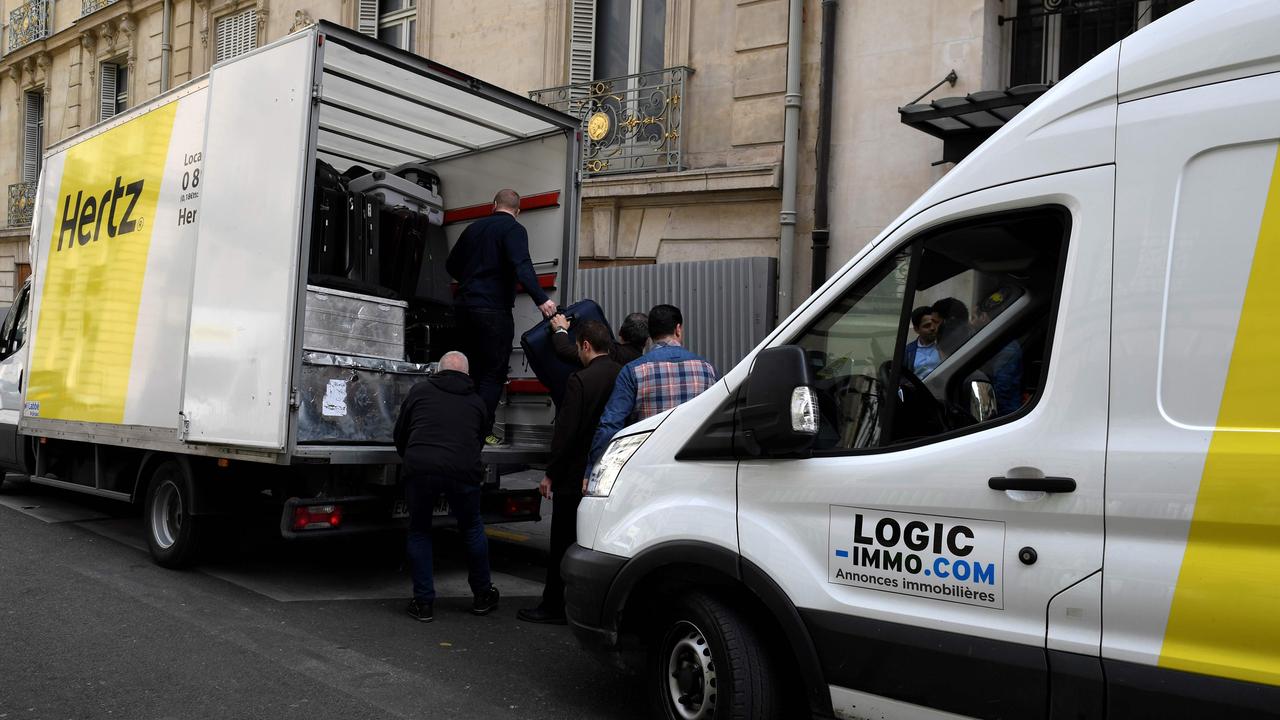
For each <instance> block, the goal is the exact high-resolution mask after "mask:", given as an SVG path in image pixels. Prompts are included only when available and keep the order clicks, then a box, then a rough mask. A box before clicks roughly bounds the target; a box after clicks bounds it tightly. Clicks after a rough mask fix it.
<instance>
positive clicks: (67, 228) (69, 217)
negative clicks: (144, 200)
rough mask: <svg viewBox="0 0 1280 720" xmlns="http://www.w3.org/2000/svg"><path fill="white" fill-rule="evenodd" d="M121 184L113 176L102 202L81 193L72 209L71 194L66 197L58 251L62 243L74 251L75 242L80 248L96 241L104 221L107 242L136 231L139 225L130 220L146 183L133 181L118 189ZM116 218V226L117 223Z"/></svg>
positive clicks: (135, 221)
mask: <svg viewBox="0 0 1280 720" xmlns="http://www.w3.org/2000/svg"><path fill="white" fill-rule="evenodd" d="M120 180H121V176H116V182H115V186H114V187H111V188H107V190H106V191H104V192H103V193H102V199H101V200H99V199H98V197H97V194H96V193H95V194H92V195H90V196H89V197H87V198H86V197H84V191H83V190H80V191H77V192H76V204H75V207H72V205H71V194H70V193H68V194H67V197H66V199H64V200H63V201H62V225H61V228H60V229H59V230H58V250H61V249H62V246H63V241H64V240H65V241H66V246H67V247H68V248H71V247H74V246H75V244H76V242H77V241H79V243H80V244H81V245H88V244H89V243H90V242H91V241H96V240H97V239H98V236H99V235H100V234H101V233H102V225H103V222H104V221H105V223H106V226H107V237H109V238H113V237H115V236H117V235H127V234H129V233H131V232H133V231H134V230H137V229H138V225H139V223H140V222H141V221H140V220H135V219H134V218H133V217H132V215H133V208H134V206H135V205H137V204H138V198H139V197H141V196H142V186H143V184H144V182H145V181H144V180H135V181H133V182H131V183H129V184H128V185H121V184H120ZM82 201H83V202H82ZM117 211H119V213H117ZM117 214H118V216H119V222H117V220H116V217H117ZM68 236H69V237H68Z"/></svg>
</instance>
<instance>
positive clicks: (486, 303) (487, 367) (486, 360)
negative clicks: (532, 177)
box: [445, 190, 556, 445]
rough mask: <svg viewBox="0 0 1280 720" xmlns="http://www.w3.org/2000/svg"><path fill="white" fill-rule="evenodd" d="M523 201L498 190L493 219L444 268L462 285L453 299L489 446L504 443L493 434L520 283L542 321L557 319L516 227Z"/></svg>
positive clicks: (466, 234)
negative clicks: (483, 410)
mask: <svg viewBox="0 0 1280 720" xmlns="http://www.w3.org/2000/svg"><path fill="white" fill-rule="evenodd" d="M519 214H520V196H519V195H518V194H517V193H516V191H515V190H499V191H498V194H497V195H495V196H494V197H493V214H492V215H490V216H489V217H486V218H481V219H479V220H476V221H475V222H473V223H471V224H470V225H468V226H467V229H466V230H463V231H462V236H461V237H460V238H458V243H457V244H456V245H454V246H453V250H451V251H450V252H449V259H448V260H446V261H445V269H446V270H448V271H449V274H450V275H451V276H453V278H454V279H455V280H457V281H458V294H457V296H456V297H455V298H454V308H455V312H456V314H457V319H458V327H459V328H461V329H462V334H463V337H462V345H463V348H462V350H463V352H465V353H466V354H467V357H468V358H470V359H471V375H472V377H474V378H475V381H476V393H477V394H479V395H480V399H482V400H484V405H485V407H486V408H487V409H488V411H489V419H488V427H486V428H485V434H486V435H487V437H486V438H485V442H486V443H489V444H491V445H492V444H497V443H499V442H501V441H500V440H499V439H498V438H497V437H496V436H494V435H493V434H492V432H491V430H492V428H493V420H494V413H496V412H497V410H498V400H499V398H501V397H502V387H503V386H504V385H506V383H507V370H508V363H510V361H511V341H512V340H513V339H514V338H515V334H516V331H515V321H514V320H513V319H512V317H511V308H513V307H515V304H516V282H517V281H518V282H519V283H520V284H521V285H523V286H524V289H525V291H526V292H528V293H529V297H530V298H531V299H532V300H533V304H534V305H537V306H538V310H539V311H540V312H541V313H542V315H543V317H551V316H552V315H555V314H556V304H555V302H554V301H553V300H551V299H550V298H549V297H547V294H546V293H545V292H543V291H542V288H541V287H539V286H538V276H537V274H536V273H534V271H533V262H532V261H530V259H529V234H528V233H527V232H526V231H525V229H524V226H522V225H521V224H520V223H518V222H516V216H517V215H519Z"/></svg>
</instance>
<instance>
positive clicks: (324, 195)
mask: <svg viewBox="0 0 1280 720" xmlns="http://www.w3.org/2000/svg"><path fill="white" fill-rule="evenodd" d="M312 205H313V210H312V217H311V252H310V257H309V264H308V266H307V267H308V274H309V275H319V276H333V275H343V274H345V268H346V266H347V248H348V244H347V188H346V183H345V182H344V180H343V178H342V176H341V175H339V174H338V171H337V170H334V169H333V166H332V165H329V164H328V163H326V162H325V161H323V160H317V161H316V178H315V196H314V198H313V200H312Z"/></svg>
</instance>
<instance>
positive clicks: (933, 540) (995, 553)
mask: <svg viewBox="0 0 1280 720" xmlns="http://www.w3.org/2000/svg"><path fill="white" fill-rule="evenodd" d="M830 511H831V523H830V536H829V539H828V543H829V544H828V554H827V571H828V577H827V581H828V582H831V583H836V584H839V585H851V586H854V587H862V588H869V589H871V590H881V591H884V592H893V593H899V594H903V595H915V596H917V597H924V598H930V599H933V600H946V601H948V602H957V603H965V604H967V605H978V606H980V607H988V608H992V609H995V610H1003V609H1004V594H1003V592H1002V590H1003V584H1004V578H1003V574H1004V573H1003V571H1004V567H1003V565H1004V539H1005V527H1004V523H1002V522H993V521H989V520H971V519H968V518H957V517H944V516H940V515H914V514H910V513H899V512H887V511H884V510H875V509H871V508H859V507H846V506H843V505H832V506H831V508H830Z"/></svg>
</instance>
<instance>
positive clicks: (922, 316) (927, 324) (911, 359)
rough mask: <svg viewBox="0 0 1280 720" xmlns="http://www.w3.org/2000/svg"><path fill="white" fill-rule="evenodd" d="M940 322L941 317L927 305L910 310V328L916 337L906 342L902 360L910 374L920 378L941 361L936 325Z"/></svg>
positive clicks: (931, 370) (925, 375)
mask: <svg viewBox="0 0 1280 720" xmlns="http://www.w3.org/2000/svg"><path fill="white" fill-rule="evenodd" d="M941 324H942V319H941V318H940V317H938V314H937V313H935V312H934V311H933V308H932V307H929V306H928V305H924V306H922V307H918V308H916V309H915V310H912V311H911V329H912V330H915V332H916V339H915V340H912V341H911V342H909V343H907V350H906V353H905V354H904V355H903V358H902V361H903V363H904V364H906V366H907V369H908V370H910V371H911V374H912V375H915V376H916V377H918V378H920V379H921V380H923V379H925V378H926V377H928V376H929V373H931V372H933V370H934V368H936V367H938V363H940V362H942V356H941V355H940V354H939V353H938V327H939V326H940V325H941Z"/></svg>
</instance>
